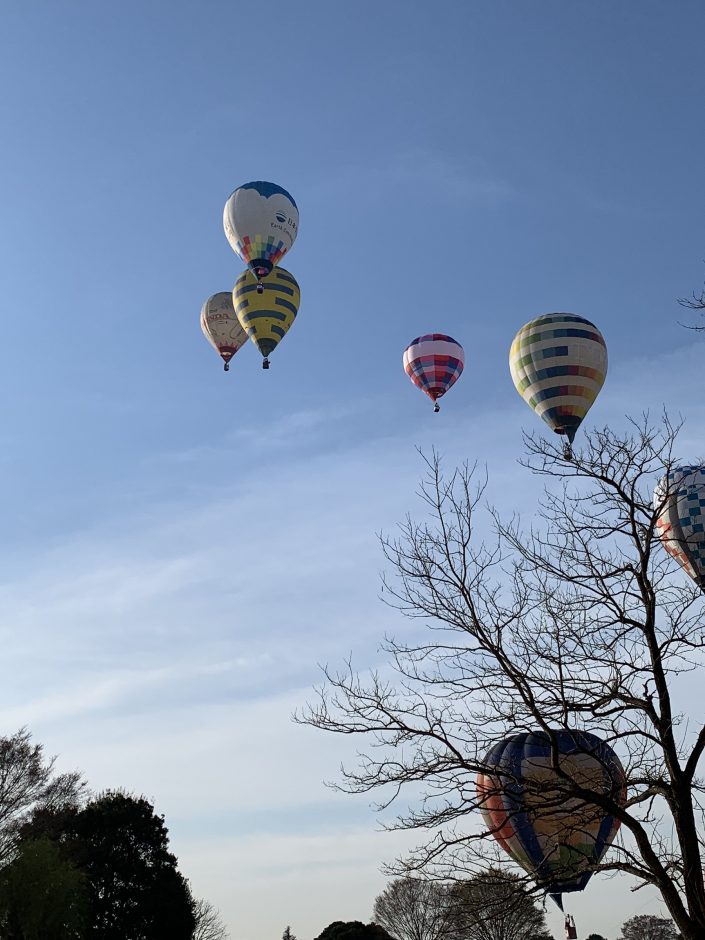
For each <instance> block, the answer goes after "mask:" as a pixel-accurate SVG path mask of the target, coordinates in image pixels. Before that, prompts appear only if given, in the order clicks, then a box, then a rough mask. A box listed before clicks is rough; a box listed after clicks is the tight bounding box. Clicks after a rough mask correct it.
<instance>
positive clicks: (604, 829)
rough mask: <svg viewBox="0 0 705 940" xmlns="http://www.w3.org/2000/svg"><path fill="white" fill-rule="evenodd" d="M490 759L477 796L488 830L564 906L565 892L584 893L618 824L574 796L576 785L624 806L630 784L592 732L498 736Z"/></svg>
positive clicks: (478, 779)
mask: <svg viewBox="0 0 705 940" xmlns="http://www.w3.org/2000/svg"><path fill="white" fill-rule="evenodd" d="M552 739H553V741H554V742H555V749H556V753H555V754H554V750H553V746H552ZM555 761H557V765H558V767H559V768H560V774H559V773H558V772H557V771H556V770H555V769H554V767H555ZM484 764H485V767H486V772H484V773H480V774H478V775H477V794H478V799H479V801H480V809H481V812H482V815H483V819H484V821H485V823H486V825H487V827H488V829H489V831H490V832H491V833H492V835H494V837H495V839H497V841H498V842H499V844H500V845H501V846H502V848H503V849H504V850H505V851H506V852H507V853H508V854H509V855H510V856H511V857H512V858H513V859H514V861H515V862H516V863H517V864H518V865H520V866H521V867H522V868H523V869H524V870H525V871H526V872H528V873H529V874H530V875H531V876H532V877H533V878H534V879H535V880H536V881H537V883H538V884H539V885H541V886H542V887H544V888H545V889H546V890H547V891H548V892H549V893H550V894H551V895H552V896H553V897H554V900H555V901H556V903H557V904H558V905H559V907H560V906H561V894H562V893H563V892H566V891H582V889H583V888H584V887H585V885H586V884H587V883H588V881H589V880H590V877H591V875H592V872H591V871H590V870H589V869H590V866H591V865H594V864H596V863H597V862H599V860H600V859H601V858H602V856H603V855H604V854H605V852H606V851H607V848H608V847H609V845H610V843H611V842H612V840H613V839H614V837H615V835H616V833H617V830H618V829H619V820H618V819H615V817H613V816H611V815H610V814H608V813H606V812H605V810H604V809H602V808H600V807H598V806H597V805H595V804H594V803H590V802H588V801H587V800H585V799H582V798H580V797H576V796H571V795H570V786H571V785H572V784H574V785H575V786H577V787H580V788H583V789H587V790H590V791H592V792H594V793H598V794H601V795H609V796H610V797H611V798H612V799H613V800H615V801H616V802H617V803H618V804H620V805H622V804H623V803H624V800H625V798H626V785H625V775H624V769H623V768H622V765H621V763H620V761H619V758H618V757H617V755H616V754H615V753H614V751H613V750H612V748H611V747H609V745H608V744H606V743H605V742H604V741H601V740H600V739H599V738H598V737H596V736H595V735H594V734H589V733H588V732H586V731H568V730H559V731H554V732H551V734H550V735H549V734H547V733H546V732H545V731H533V732H527V733H522V734H515V735H511V736H510V737H507V738H505V739H504V740H503V741H500V742H499V743H498V744H496V745H495V746H494V747H493V748H492V749H491V750H490V752H489V754H488V755H487V757H486V758H485V761H484ZM562 775H566V777H567V778H568V780H567V781H566V779H564V777H563V776H562Z"/></svg>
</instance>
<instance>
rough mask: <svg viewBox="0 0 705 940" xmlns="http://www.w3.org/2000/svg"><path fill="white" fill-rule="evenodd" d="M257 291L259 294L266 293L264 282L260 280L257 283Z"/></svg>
mask: <svg viewBox="0 0 705 940" xmlns="http://www.w3.org/2000/svg"><path fill="white" fill-rule="evenodd" d="M257 293H258V294H263V293H264V284H263V283H262V282H261V281H259V282H258V284H257Z"/></svg>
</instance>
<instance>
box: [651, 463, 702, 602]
mask: <svg viewBox="0 0 705 940" xmlns="http://www.w3.org/2000/svg"><path fill="white" fill-rule="evenodd" d="M654 509H655V510H656V511H657V512H658V514H659V515H658V519H657V520H656V525H657V527H658V530H659V536H660V538H661V542H662V543H663V547H664V548H665V549H666V551H667V552H668V553H669V555H673V557H674V558H675V559H676V560H677V561H678V562H680V564H681V565H682V566H683V568H685V570H686V571H687V573H688V574H689V575H690V577H691V578H692V579H693V581H695V583H696V584H697V585H698V587H699V588H700V589H701V590H702V591H705V467H701V466H683V467H674V468H673V470H671V471H670V472H669V473H667V474H666V476H665V477H662V479H660V480H659V482H658V483H657V484H656V489H655V490H654Z"/></svg>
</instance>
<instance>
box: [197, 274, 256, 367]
mask: <svg viewBox="0 0 705 940" xmlns="http://www.w3.org/2000/svg"><path fill="white" fill-rule="evenodd" d="M201 329H202V330H203V335H204V336H205V337H206V339H207V340H208V342H209V343H210V344H211V346H212V347H213V349H215V351H216V352H217V353H218V355H219V356H220V357H221V359H222V360H223V362H224V363H225V366H224V369H225V371H226V372H227V371H228V369H229V368H230V360H231V359H232V358H233V356H234V355H235V353H236V352H237V351H238V349H240V348H241V347H242V346H244V345H245V343H246V342H247V333H246V332H245V331H244V330H243V328H242V327H241V326H240V321H239V320H238V318H237V314H236V313H235V308H234V307H233V295H232V293H231V292H230V291H227V292H226V291H221V292H220V293H219V294H213V296H212V297H209V298H208V300H207V301H206V302H205V303H204V304H203V307H202V308H201Z"/></svg>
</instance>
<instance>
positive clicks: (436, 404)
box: [433, 402, 441, 414]
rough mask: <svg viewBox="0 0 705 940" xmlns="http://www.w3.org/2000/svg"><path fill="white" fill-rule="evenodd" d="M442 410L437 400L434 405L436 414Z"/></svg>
mask: <svg viewBox="0 0 705 940" xmlns="http://www.w3.org/2000/svg"><path fill="white" fill-rule="evenodd" d="M440 410H441V406H440V405H439V404H438V402H436V403H435V405H434V406H433V412H434V414H438V412H439V411H440Z"/></svg>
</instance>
